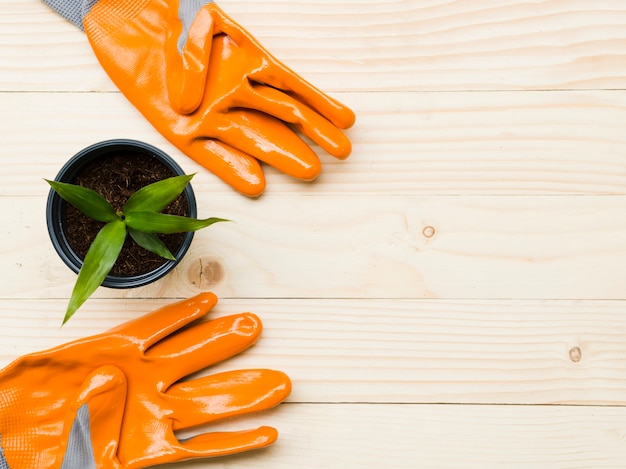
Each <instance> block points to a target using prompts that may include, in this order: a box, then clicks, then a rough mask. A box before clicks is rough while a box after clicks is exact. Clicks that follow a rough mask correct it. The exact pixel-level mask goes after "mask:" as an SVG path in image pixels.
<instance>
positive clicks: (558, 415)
mask: <svg viewBox="0 0 626 469" xmlns="http://www.w3.org/2000/svg"><path fill="white" fill-rule="evenodd" d="M625 412H626V410H625V409H623V408H594V407H588V408H585V407H532V406H521V407H510V406H407V405H325V406H320V405H297V406H291V405H289V406H282V407H279V408H278V409H276V410H274V411H271V412H270V413H266V414H262V415H261V416H259V417H258V418H256V417H253V418H252V419H249V418H246V419H242V420H238V421H236V423H235V424H233V425H229V426H227V427H226V428H228V429H242V428H249V427H253V426H256V425H265V424H268V422H269V424H270V425H274V426H275V427H277V428H278V430H279V439H278V441H277V442H276V444H275V445H273V446H272V447H270V448H269V449H267V450H264V451H261V452H257V453H248V454H243V455H240V456H236V457H233V458H226V459H219V460H213V461H210V462H204V463H199V464H198V463H195V464H194V463H181V464H178V465H173V466H172V468H173V469H174V468H175V469H178V468H180V469H183V468H192V467H193V468H196V467H202V468H210V467H214V465H215V464H216V463H218V464H220V467H223V468H225V469H228V468H233V469H234V468H240V467H254V468H258V469H264V468H268V469H269V468H275V467H276V466H277V462H278V463H280V465H281V466H282V465H283V464H284V465H285V466H286V465H291V466H295V467H298V468H305V469H321V468H329V469H345V468H357V467H358V468H360V467H363V468H366V467H368V468H369V467H372V468H374V467H377V468H383V467H384V468H385V469H387V468H389V469H407V468H417V467H419V468H437V469H446V468H451V469H458V468H479V467H480V468H524V469H525V468H529V467H532V468H539V469H540V468H545V469H587V468H591V467H593V468H594V469H603V468H623V467H624V460H625V458H626V446H625V445H624V438H623V435H624V431H625V430H626V428H625V424H624V417H626V414H625Z"/></svg>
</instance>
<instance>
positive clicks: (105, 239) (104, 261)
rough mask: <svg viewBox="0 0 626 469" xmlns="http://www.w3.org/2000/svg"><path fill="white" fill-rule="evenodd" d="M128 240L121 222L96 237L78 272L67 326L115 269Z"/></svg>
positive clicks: (105, 226)
mask: <svg viewBox="0 0 626 469" xmlns="http://www.w3.org/2000/svg"><path fill="white" fill-rule="evenodd" d="M125 239H126V225H125V224H124V222H123V221H121V220H115V221H112V222H110V223H107V224H106V225H104V226H103V227H102V229H101V230H100V231H99V232H98V234H97V235H96V239H94V241H93V243H92V244H91V246H90V247H89V250H88V251H87V255H86V256H85V260H84V261H83V266H82V267H81V268H80V271H79V272H78V278H77V279H76V284H75V285H74V290H73V291H72V297H71V298H70V302H69V304H68V306H67V310H66V312H65V318H63V324H65V323H66V322H67V321H68V320H69V319H70V318H71V317H72V316H73V315H74V313H75V312H76V311H77V310H78V308H80V307H81V305H82V304H83V303H84V302H85V301H86V300H87V298H89V297H90V296H91V294H92V293H93V292H94V291H96V289H97V288H98V287H99V286H100V285H101V284H102V282H103V280H104V278H105V277H106V276H107V275H108V273H109V272H110V271H111V269H112V268H113V264H115V261H116V260H117V256H119V254H120V251H121V250H122V246H123V245H124V240H125Z"/></svg>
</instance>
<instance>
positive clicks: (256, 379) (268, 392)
mask: <svg viewBox="0 0 626 469" xmlns="http://www.w3.org/2000/svg"><path fill="white" fill-rule="evenodd" d="M290 392H291V381H290V380H289V377H288V376H287V375H286V374H285V373H282V372H280V371H274V370H265V369H261V370H237V371H229V372H225V373H219V374H215V375H210V376H206V377H202V378H197V379H194V380H190V381H186V382H182V383H176V384H174V385H173V386H171V387H170V389H168V390H167V392H166V394H165V395H166V398H167V399H168V401H169V402H168V404H169V406H170V407H171V409H172V410H173V420H174V430H182V429H185V428H191V427H195V426H197V425H203V424H206V423H210V422H213V421H216V420H219V419H223V418H227V417H232V416H235V415H242V414H248V413H251V412H258V411H261V410H267V409H269V408H271V407H274V406H275V405H277V404H279V403H281V402H282V401H283V400H284V399H285V398H286V397H287V396H288V395H289V393H290Z"/></svg>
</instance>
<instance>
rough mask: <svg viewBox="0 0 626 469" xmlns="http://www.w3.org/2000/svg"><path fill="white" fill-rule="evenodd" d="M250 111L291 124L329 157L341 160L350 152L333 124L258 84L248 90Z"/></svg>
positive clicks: (301, 105) (313, 111) (290, 99)
mask: <svg viewBox="0 0 626 469" xmlns="http://www.w3.org/2000/svg"><path fill="white" fill-rule="evenodd" d="M251 101H253V102H254V108H255V109H257V110H259V111H262V112H265V113H267V114H270V115H272V116H274V117H276V118H278V119H280V120H282V121H285V122H288V123H289V124H293V125H294V126H295V127H296V128H297V129H298V130H299V131H300V132H302V133H303V134H304V135H306V136H307V137H309V138H310V139H311V140H313V141H314V142H315V143H317V144H318V145H319V146H320V147H322V148H323V149H324V150H325V151H327V152H328V153H330V154H331V155H333V156H335V157H337V158H340V159H344V158H347V157H348V155H349V154H350V152H351V151H352V145H351V143H350V140H349V139H348V137H346V135H345V134H344V133H343V132H342V131H341V130H339V129H338V128H337V126H336V125H335V124H333V123H332V122H330V121H329V120H328V119H326V118H325V117H323V116H322V115H320V114H318V113H317V112H316V111H315V110H313V109H311V108H310V107H309V106H307V105H306V104H304V103H301V102H298V100H297V99H294V98H292V97H291V96H289V95H287V94H285V93H283V92H281V91H280V90H278V89H276V88H272V87H270V86H265V85H261V84H257V85H253V86H252V99H251Z"/></svg>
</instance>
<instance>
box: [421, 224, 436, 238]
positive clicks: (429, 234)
mask: <svg viewBox="0 0 626 469" xmlns="http://www.w3.org/2000/svg"><path fill="white" fill-rule="evenodd" d="M422 234H423V235H424V236H425V237H426V238H432V237H433V236H435V228H434V227H432V226H426V227H425V228H424V229H423V230H422Z"/></svg>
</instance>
